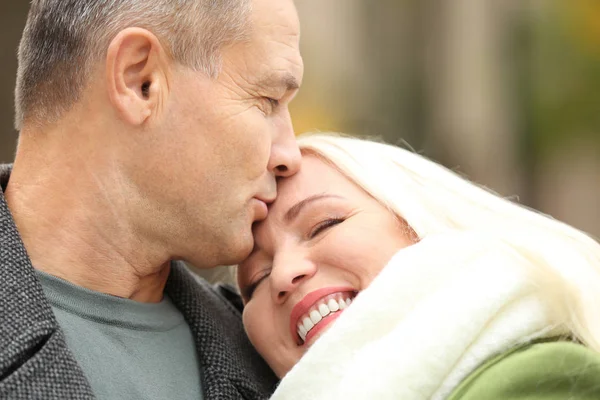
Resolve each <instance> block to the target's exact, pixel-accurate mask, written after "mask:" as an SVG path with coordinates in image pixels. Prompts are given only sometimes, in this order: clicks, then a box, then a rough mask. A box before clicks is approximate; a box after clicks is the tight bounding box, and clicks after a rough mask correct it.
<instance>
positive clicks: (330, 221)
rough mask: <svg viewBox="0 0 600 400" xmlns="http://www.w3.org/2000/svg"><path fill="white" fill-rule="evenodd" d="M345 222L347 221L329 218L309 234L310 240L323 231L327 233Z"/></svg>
mask: <svg viewBox="0 0 600 400" xmlns="http://www.w3.org/2000/svg"><path fill="white" fill-rule="evenodd" d="M344 220H345V219H344V218H328V219H326V220H323V221H321V222H319V223H318V224H317V225H315V227H314V228H313V229H312V230H311V231H310V233H309V234H308V237H309V239H312V238H314V237H315V236H317V235H318V234H320V233H322V232H323V231H325V230H326V229H328V228H331V227H332V226H334V225H337V224H339V223H342V222H344Z"/></svg>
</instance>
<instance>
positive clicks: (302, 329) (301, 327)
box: [298, 324, 308, 336]
mask: <svg viewBox="0 0 600 400" xmlns="http://www.w3.org/2000/svg"><path fill="white" fill-rule="evenodd" d="M298 333H299V334H300V336H302V335H304V336H306V334H307V333H308V332H307V331H306V328H305V327H304V325H302V324H298Z"/></svg>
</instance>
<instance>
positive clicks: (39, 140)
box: [0, 0, 303, 399]
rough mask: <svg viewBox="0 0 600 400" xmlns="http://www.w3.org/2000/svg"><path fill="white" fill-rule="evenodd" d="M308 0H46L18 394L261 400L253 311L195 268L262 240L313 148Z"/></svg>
mask: <svg viewBox="0 0 600 400" xmlns="http://www.w3.org/2000/svg"><path fill="white" fill-rule="evenodd" d="M298 39H299V27H298V18H297V14H296V10H295V7H294V5H293V0H221V1H208V0H112V1H110V2H107V1H102V0H70V1H65V0H34V1H33V2H32V5H31V10H30V13H29V17H28V20H27V25H26V28H25V31H24V34H23V38H22V42H21V45H20V48H19V72H18V78H17V88H16V125H17V128H18V130H19V131H20V137H19V146H18V150H17V153H16V157H15V162H14V165H13V166H4V167H2V169H1V171H0V182H1V186H2V195H0V282H1V285H2V288H1V290H0V398H14V399H25V398H27V399H32V398H36V399H38V398H39V399H42V398H43V399H71V398H78V399H79V398H105V399H119V398H125V399H136V398H139V399H166V398H168V399H192V398H206V399H211V398H220V399H236V398H246V399H257V398H265V397H267V396H268V395H269V393H270V390H271V389H272V388H273V385H274V383H275V380H274V376H273V375H272V373H271V371H270V370H269V369H268V368H267V367H266V366H265V364H264V363H263V362H262V360H260V358H259V357H258V356H257V354H256V353H255V352H254V350H253V349H252V348H251V346H250V344H249V342H248V341H247V339H246V337H245V334H244V332H243V328H242V325H241V321H240V314H239V310H237V309H236V308H235V307H233V306H232V305H231V303H229V302H228V301H227V300H226V299H225V296H224V295H223V293H222V291H219V290H216V289H213V288H212V287H210V286H209V285H207V284H206V283H205V282H198V281H197V280H195V279H194V278H193V277H192V276H191V275H190V274H189V272H187V271H186V270H185V268H184V267H183V266H182V265H179V264H178V263H177V262H171V260H185V261H188V262H190V263H192V264H194V265H195V266H197V267H200V268H210V267H214V266H217V265H224V264H232V263H235V262H237V261H239V260H240V259H242V258H244V257H245V256H246V255H247V254H248V253H249V252H250V251H251V250H252V247H253V240H252V233H251V226H252V224H253V223H254V222H255V221H257V220H261V219H263V218H265V216H266V214H267V204H268V203H270V202H272V201H273V200H274V198H275V196H276V185H275V180H276V178H277V177H285V176H289V175H292V174H294V173H295V172H296V171H297V169H298V168H299V163H300V153H299V150H298V148H297V146H296V144H295V138H294V135H293V131H292V126H291V121H290V116H289V112H288V103H289V102H290V101H291V100H292V98H293V96H294V95H295V93H296V91H297V90H298V88H299V85H300V82H301V80H302V73H303V66H302V59H301V57H300V54H299V45H298V41H299V40H298Z"/></svg>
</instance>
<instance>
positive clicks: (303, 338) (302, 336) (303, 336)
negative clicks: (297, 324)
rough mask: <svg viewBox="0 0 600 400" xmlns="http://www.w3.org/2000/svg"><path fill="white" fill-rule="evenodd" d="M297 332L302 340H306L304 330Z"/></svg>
mask: <svg viewBox="0 0 600 400" xmlns="http://www.w3.org/2000/svg"><path fill="white" fill-rule="evenodd" d="M298 334H299V335H300V339H302V341H303V342H304V341H305V340H306V332H298Z"/></svg>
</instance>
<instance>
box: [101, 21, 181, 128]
mask: <svg viewBox="0 0 600 400" xmlns="http://www.w3.org/2000/svg"><path fill="white" fill-rule="evenodd" d="M168 66H169V57H168V55H167V53H166V52H165V51H164V49H163V47H162V45H161V44H160V42H159V41H158V39H157V37H156V36H155V35H154V34H152V33H151V32H150V31H148V30H146V29H142V28H127V29H124V30H122V31H121V32H119V34H118V35H117V36H116V37H115V38H114V39H113V40H112V41H111V42H110V45H109V47H108V52H107V55H106V82H107V90H108V94H109V98H110V101H111V103H112V104H113V106H114V107H115V109H116V111H117V113H118V114H119V115H120V116H121V118H122V119H123V120H124V121H126V122H128V123H130V124H132V125H141V124H143V123H144V122H145V121H146V120H147V119H148V118H149V117H150V116H152V114H153V113H154V112H156V111H157V105H158V104H160V98H161V97H162V96H165V95H166V90H167V87H168V85H167V82H166V79H167V76H168V73H167V72H168V71H167V70H166V69H167V68H168Z"/></svg>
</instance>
